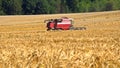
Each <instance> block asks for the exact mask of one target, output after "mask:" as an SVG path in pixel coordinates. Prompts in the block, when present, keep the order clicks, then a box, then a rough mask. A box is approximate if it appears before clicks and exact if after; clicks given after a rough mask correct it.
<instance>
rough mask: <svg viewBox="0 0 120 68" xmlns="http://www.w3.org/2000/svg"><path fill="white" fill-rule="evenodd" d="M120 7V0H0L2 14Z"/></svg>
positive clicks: (93, 10)
mask: <svg viewBox="0 0 120 68" xmlns="http://www.w3.org/2000/svg"><path fill="white" fill-rule="evenodd" d="M119 9H120V0H0V15H32V14H56V13H80V12H98V11H111V10H119Z"/></svg>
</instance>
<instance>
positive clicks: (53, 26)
mask: <svg viewBox="0 0 120 68" xmlns="http://www.w3.org/2000/svg"><path fill="white" fill-rule="evenodd" d="M45 23H47V31H49V30H86V28H85V27H73V19H72V18H67V17H62V18H60V19H48V20H45Z"/></svg>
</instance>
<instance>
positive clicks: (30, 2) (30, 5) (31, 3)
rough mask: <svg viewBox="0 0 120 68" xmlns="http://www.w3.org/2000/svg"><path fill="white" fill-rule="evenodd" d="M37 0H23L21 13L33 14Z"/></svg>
mask: <svg viewBox="0 0 120 68" xmlns="http://www.w3.org/2000/svg"><path fill="white" fill-rule="evenodd" d="M37 1H38V0H23V5H22V8H23V13H24V14H35V8H36V3H37Z"/></svg>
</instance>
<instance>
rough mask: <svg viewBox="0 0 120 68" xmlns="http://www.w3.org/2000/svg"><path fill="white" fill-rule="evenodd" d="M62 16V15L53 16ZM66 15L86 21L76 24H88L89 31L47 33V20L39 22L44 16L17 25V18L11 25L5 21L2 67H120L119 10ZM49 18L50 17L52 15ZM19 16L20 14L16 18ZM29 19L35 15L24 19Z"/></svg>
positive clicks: (0, 44)
mask: <svg viewBox="0 0 120 68" xmlns="http://www.w3.org/2000/svg"><path fill="white" fill-rule="evenodd" d="M82 15H83V16H82ZM59 16H62V15H53V17H59ZM67 16H68V17H70V16H71V17H74V18H75V20H76V22H85V23H81V24H79V23H75V26H86V27H87V30H83V31H73V30H72V31H49V32H48V31H45V27H44V26H45V25H44V23H39V22H38V21H39V18H37V17H40V19H43V18H42V16H41V15H40V16H37V17H36V19H35V22H34V21H32V20H30V21H31V22H33V23H22V24H20V23H18V24H16V21H15V25H13V24H14V20H12V19H11V21H10V22H13V23H12V24H8V23H7V24H5V25H4V24H2V25H1V26H0V28H1V29H0V31H1V32H0V68H119V67H120V19H119V18H120V12H119V11H117V12H105V13H90V14H71V15H70V14H67ZM13 17H14V16H13ZM15 17H16V16H15ZM24 17H25V16H23V18H24ZM26 17H27V16H26ZM46 17H47V18H50V17H49V15H48V16H47V15H46ZM86 17H87V18H86ZM106 17H107V20H106ZM115 17H116V18H115ZM8 18H9V17H8ZM10 18H11V17H10ZM20 18H21V16H20ZM20 18H19V16H18V18H17V19H20ZM30 18H34V16H28V18H27V19H26V18H25V20H28V19H30ZM13 19H14V18H13ZM25 20H23V19H22V21H25ZM100 20H101V21H100ZM18 21H19V20H18ZM22 21H20V22H22ZM2 22H4V20H3V21H2ZM37 22H38V23H37ZM41 30H42V31H41Z"/></svg>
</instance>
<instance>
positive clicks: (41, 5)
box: [35, 0, 49, 14]
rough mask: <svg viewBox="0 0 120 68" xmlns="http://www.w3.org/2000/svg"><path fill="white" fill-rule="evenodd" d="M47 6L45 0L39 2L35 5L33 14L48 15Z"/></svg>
mask: <svg viewBox="0 0 120 68" xmlns="http://www.w3.org/2000/svg"><path fill="white" fill-rule="evenodd" d="M48 13H49V4H48V1H47V0H39V1H38V2H37V3H36V8H35V14H48Z"/></svg>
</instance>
